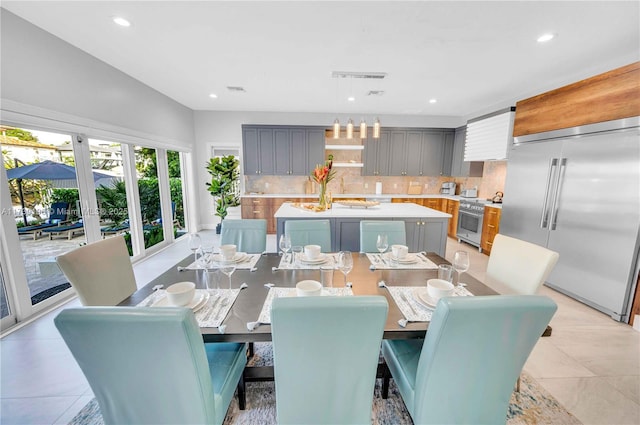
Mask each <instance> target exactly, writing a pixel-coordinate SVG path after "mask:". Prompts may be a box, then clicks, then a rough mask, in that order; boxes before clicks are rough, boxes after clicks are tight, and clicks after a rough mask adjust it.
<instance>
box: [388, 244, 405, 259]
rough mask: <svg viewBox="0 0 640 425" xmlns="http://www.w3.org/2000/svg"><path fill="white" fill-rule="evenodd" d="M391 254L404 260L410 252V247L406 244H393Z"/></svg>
mask: <svg viewBox="0 0 640 425" xmlns="http://www.w3.org/2000/svg"><path fill="white" fill-rule="evenodd" d="M391 254H393V256H394V257H395V258H397V259H399V260H402V259H403V258H404V257H406V256H407V254H409V247H408V246H406V245H391Z"/></svg>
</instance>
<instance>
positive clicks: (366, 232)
mask: <svg viewBox="0 0 640 425" xmlns="http://www.w3.org/2000/svg"><path fill="white" fill-rule="evenodd" d="M380 234H385V235H387V241H388V242H389V247H391V245H394V244H398V245H406V244H407V231H406V228H405V224H404V221H391V220H386V221H382V220H381V221H373V220H362V221H361V222H360V252H378V248H376V241H377V239H378V235H380Z"/></svg>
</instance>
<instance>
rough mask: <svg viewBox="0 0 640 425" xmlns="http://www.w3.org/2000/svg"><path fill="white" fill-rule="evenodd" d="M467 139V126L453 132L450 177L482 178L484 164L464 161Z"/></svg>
mask: <svg viewBox="0 0 640 425" xmlns="http://www.w3.org/2000/svg"><path fill="white" fill-rule="evenodd" d="M466 138H467V126H466V125H464V126H462V127H458V128H456V130H455V134H454V139H453V149H452V158H451V174H450V175H451V176H454V177H482V172H483V170H484V162H482V161H465V160H464V144H465V140H466Z"/></svg>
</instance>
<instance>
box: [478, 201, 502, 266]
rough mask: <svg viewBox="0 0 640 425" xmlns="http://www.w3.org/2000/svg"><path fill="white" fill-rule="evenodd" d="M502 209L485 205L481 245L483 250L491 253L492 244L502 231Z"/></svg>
mask: <svg viewBox="0 0 640 425" xmlns="http://www.w3.org/2000/svg"><path fill="white" fill-rule="evenodd" d="M501 213H502V209H500V208H495V207H490V206H485V207H484V219H483V221H482V237H481V239H480V247H481V248H482V252H484V253H485V254H487V255H489V254H491V246H492V245H493V238H495V237H496V235H497V234H498V232H500V214H501Z"/></svg>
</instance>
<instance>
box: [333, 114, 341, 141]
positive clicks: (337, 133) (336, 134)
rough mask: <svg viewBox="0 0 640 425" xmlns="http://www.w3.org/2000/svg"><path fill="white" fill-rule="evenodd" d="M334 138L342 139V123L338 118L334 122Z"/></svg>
mask: <svg viewBox="0 0 640 425" xmlns="http://www.w3.org/2000/svg"><path fill="white" fill-rule="evenodd" d="M333 138H334V139H339V138H340V121H338V118H336V120H335V121H334V122H333Z"/></svg>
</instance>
